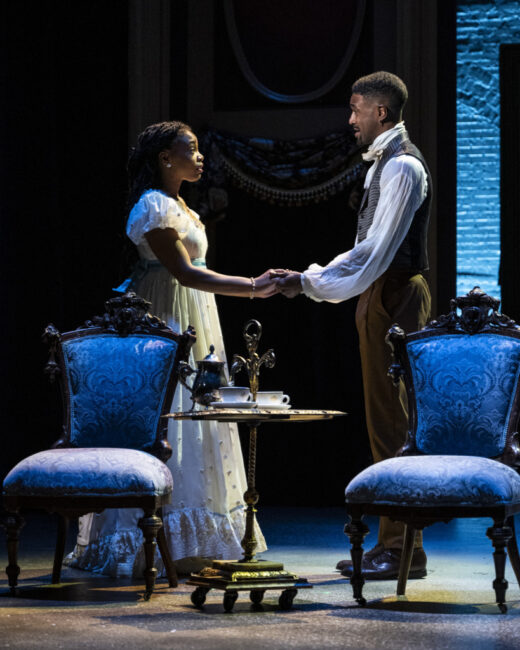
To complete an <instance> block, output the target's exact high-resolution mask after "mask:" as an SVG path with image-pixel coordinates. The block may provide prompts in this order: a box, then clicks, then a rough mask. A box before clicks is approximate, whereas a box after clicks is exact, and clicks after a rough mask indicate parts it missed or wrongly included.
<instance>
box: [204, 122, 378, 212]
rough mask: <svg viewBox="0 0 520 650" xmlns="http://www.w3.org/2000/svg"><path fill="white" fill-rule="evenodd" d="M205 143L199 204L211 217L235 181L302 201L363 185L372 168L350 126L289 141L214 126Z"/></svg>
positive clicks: (285, 203)
mask: <svg viewBox="0 0 520 650" xmlns="http://www.w3.org/2000/svg"><path fill="white" fill-rule="evenodd" d="M200 149H201V151H202V152H203V153H204V156H205V160H204V172H205V173H204V176H203V178H202V180H201V182H200V183H198V184H197V196H195V197H194V204H195V206H196V208H197V210H198V212H199V213H200V214H201V216H202V218H203V219H204V220H206V221H208V220H211V219H212V218H215V217H216V216H221V215H222V213H223V212H225V210H226V207H227V205H228V195H227V191H226V190H227V188H228V187H229V186H230V185H233V186H235V187H238V188H240V189H242V190H244V191H245V192H246V193H248V194H251V195H253V196H254V197H255V198H257V199H260V200H263V201H267V202H269V203H272V204H276V205H278V206H282V207H298V206H304V205H309V204H312V203H319V202H321V201H326V200H328V199H330V198H331V197H333V196H335V195H336V194H338V193H340V192H342V191H344V190H351V191H353V190H354V189H358V188H359V185H360V183H361V181H362V179H363V178H364V175H365V172H366V166H365V164H364V163H363V162H362V160H361V153H360V149H359V147H358V146H357V145H356V142H355V140H354V137H353V136H352V134H351V133H350V132H348V131H345V132H342V133H330V134H327V135H324V136H320V137H315V138H306V139H301V140H291V141H287V140H273V139H269V138H257V137H244V136H238V135H232V134H228V133H223V132H220V131H217V130H214V129H208V130H206V131H204V132H202V134H201V137H200Z"/></svg>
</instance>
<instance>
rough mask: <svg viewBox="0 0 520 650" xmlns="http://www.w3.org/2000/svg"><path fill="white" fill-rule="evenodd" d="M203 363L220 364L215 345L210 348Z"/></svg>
mask: <svg viewBox="0 0 520 650" xmlns="http://www.w3.org/2000/svg"><path fill="white" fill-rule="evenodd" d="M203 361H218V362H219V363H220V359H219V358H218V356H217V355H216V354H215V346H214V345H213V344H212V345H210V346H209V354H208V355H206V356H205V357H204V359H203Z"/></svg>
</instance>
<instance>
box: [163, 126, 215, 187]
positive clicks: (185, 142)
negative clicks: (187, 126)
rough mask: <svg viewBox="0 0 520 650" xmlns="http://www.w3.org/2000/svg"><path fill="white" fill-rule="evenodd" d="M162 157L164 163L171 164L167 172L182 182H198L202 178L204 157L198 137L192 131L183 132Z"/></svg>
mask: <svg viewBox="0 0 520 650" xmlns="http://www.w3.org/2000/svg"><path fill="white" fill-rule="evenodd" d="M161 156H162V159H163V161H166V162H167V163H170V164H171V167H167V169H166V172H167V173H171V174H172V175H173V174H174V175H175V177H176V179H177V180H179V181H181V182H182V181H189V182H194V181H198V180H199V178H200V177H201V176H202V171H203V167H204V166H203V164H202V161H203V160H204V156H203V155H202V154H201V153H200V151H199V143H198V140H197V137H196V135H195V134H194V133H192V132H191V131H183V132H181V133H180V134H179V135H178V136H177V137H176V138H175V140H174V141H173V143H172V145H171V147H170V148H169V149H167V150H166V151H163V152H162V154H161Z"/></svg>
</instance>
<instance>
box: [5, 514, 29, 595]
mask: <svg viewBox="0 0 520 650" xmlns="http://www.w3.org/2000/svg"><path fill="white" fill-rule="evenodd" d="M24 525H25V521H24V519H23V517H22V516H21V515H19V514H18V513H17V512H8V513H7V515H6V517H5V521H4V527H5V531H6V533H7V557H8V561H9V564H8V565H7V567H6V569H5V572H6V573H7V577H8V579H9V586H10V587H11V593H12V594H13V596H14V595H15V593H16V586H17V585H18V576H19V575H20V567H19V566H18V544H19V541H20V531H21V530H22V528H23V526H24Z"/></svg>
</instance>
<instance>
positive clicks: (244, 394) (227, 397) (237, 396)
mask: <svg viewBox="0 0 520 650" xmlns="http://www.w3.org/2000/svg"><path fill="white" fill-rule="evenodd" d="M218 392H219V395H220V399H221V400H222V401H223V402H226V403H229V404H231V403H234V404H236V403H238V402H250V401H251V393H250V392H249V388H246V387H245V386H222V387H221V388H219V389H218Z"/></svg>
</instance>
